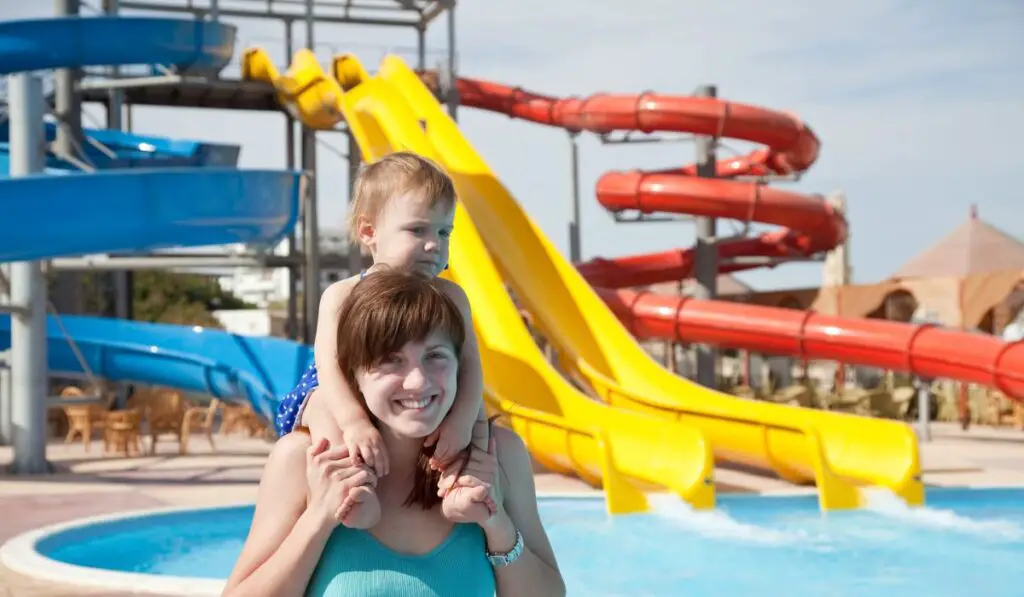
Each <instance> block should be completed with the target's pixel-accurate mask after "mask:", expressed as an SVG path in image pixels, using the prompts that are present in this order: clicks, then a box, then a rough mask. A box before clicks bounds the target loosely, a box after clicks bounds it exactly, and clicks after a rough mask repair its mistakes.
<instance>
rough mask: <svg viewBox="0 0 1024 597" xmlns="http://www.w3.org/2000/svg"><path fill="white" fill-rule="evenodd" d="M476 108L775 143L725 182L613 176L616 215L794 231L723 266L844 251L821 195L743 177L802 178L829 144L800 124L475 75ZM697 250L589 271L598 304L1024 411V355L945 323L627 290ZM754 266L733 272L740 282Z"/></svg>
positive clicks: (602, 263) (716, 103)
mask: <svg viewBox="0 0 1024 597" xmlns="http://www.w3.org/2000/svg"><path fill="white" fill-rule="evenodd" d="M457 86H458V92H459V100H460V103H461V104H462V105H464V106H468V107H475V108H480V109H484V110H489V111H493V112H499V113H502V114H506V115H508V116H511V117H514V118H521V119H523V120H529V121H532V122H536V123H539V124H546V125H550V126H557V127H561V128H564V129H567V130H570V131H589V132H593V133H599V134H600V133H611V132H614V131H643V132H648V133H649V132H653V131H674V132H687V133H693V134H698V135H714V136H717V137H730V138H735V139H743V140H745V141H750V142H754V143H759V144H762V145H764V146H766V149H760V150H757V151H754V152H751V153H750V154H748V155H745V156H742V157H735V158H728V159H723V160H719V161H718V163H717V164H716V169H717V175H718V176H719V177H720V178H716V179H704V178H698V177H697V176H696V174H697V172H696V167H695V166H693V165H690V166H685V167H683V168H679V169H675V170H663V171H656V172H641V171H631V172H609V173H607V174H605V175H604V176H602V177H601V178H600V179H599V180H598V183H597V198H598V201H599V202H600V203H601V205H603V206H604V207H605V208H606V209H608V210H610V211H613V212H615V211H622V210H628V209H633V210H639V211H641V212H644V213H652V212H672V213H683V214H690V215H697V216H711V217H716V218H728V219H735V220H741V221H748V222H760V223H767V224H775V225H778V226H781V227H782V228H780V229H779V230H776V231H773V232H769V233H765V234H762V235H761V236H759V237H754V238H744V239H738V240H730V241H725V242H722V243H720V244H719V255H720V256H722V257H726V258H729V257H740V256H751V255H754V256H770V257H795V256H810V255H813V254H815V253H819V252H821V251H827V250H829V249H832V248H833V247H835V246H836V245H838V244H839V243H841V242H843V240H844V238H845V236H846V222H845V220H844V219H843V218H842V216H841V215H840V214H838V213H836V212H835V211H833V209H832V208H831V206H829V205H828V204H827V203H825V202H824V201H822V200H821V198H820V197H809V196H805V195H801V194H798V193H793V192H789V191H783V190H779V189H773V188H770V187H767V186H765V185H764V184H762V183H757V182H746V181H737V180H730V178H732V177H736V176H743V175H750V176H763V175H769V174H793V173H799V172H803V171H804V170H806V169H807V168H809V167H810V166H811V164H813V163H814V161H815V160H816V159H817V157H818V150H819V148H820V143H819V141H818V138H817V137H816V136H815V135H814V133H813V132H812V131H811V129H810V128H808V127H807V126H806V125H805V124H803V123H802V122H801V121H800V120H798V119H797V118H795V117H793V116H789V115H786V114H782V113H779V112H773V111H771V110H767V109H764V108H759V107H756V106H750V105H745V104H739V103H735V102H728V101H723V100H720V99H714V98H702V97H683V96H669V95H658V94H653V93H644V94H639V95H612V94H599V95H592V96H590V97H587V98H566V99H558V98H553V97H548V96H544V95H539V94H535V93H530V92H527V91H524V90H522V89H519V88H516V87H509V86H507V85H502V84H499V83H492V82H487V81H479V80H475V79H467V78H462V79H459V80H458V83H457ZM692 266H693V250H692V249H684V250H675V251H668V252H664V253H656V254H651V255H639V256H633V257H625V258H618V259H594V260H592V261H589V262H586V263H582V264H579V265H578V269H579V271H580V272H581V273H582V274H583V276H584V277H585V278H586V279H587V280H588V281H589V282H590V283H591V284H592V285H594V286H595V287H596V288H597V292H598V294H599V295H600V296H601V297H602V299H603V300H604V301H605V303H606V304H608V305H609V307H611V309H612V310H613V311H614V312H615V313H616V315H617V316H618V317H619V319H620V320H622V321H623V322H624V323H625V324H626V325H627V326H628V327H629V328H630V330H631V331H632V332H633V334H634V335H636V336H637V337H638V338H640V339H654V338H660V339H678V340H682V339H685V340H686V341H688V342H707V343H711V344H718V345H723V346H731V347H735V348H744V349H748V350H754V351H759V352H766V353H771V354H787V355H791V356H795V357H800V358H807V359H816V358H817V359H834V360H836V361H840V362H843V363H849V364H855V365H866V366H873V367H881V368H886V369H897V370H903V371H909V372H912V373H914V374H917V375H921V376H923V377H948V378H952V379H958V380H962V381H969V382H975V383H981V384H987V385H991V386H994V387H996V388H998V389H999V390H1001V391H1003V392H1004V393H1005V394H1006V395H1007V396H1011V397H1013V398H1016V399H1018V400H1024V345H1022V344H1021V343H1010V344H1008V343H1004V342H1003V341H1001V340H999V339H997V338H994V337H991V336H984V335H980V334H968V333H963V332H957V331H952V330H947V329H941V328H937V327H932V326H917V325H910V324H904V323H895V322H887V321H875V320H866V319H855V318H843V317H832V316H825V315H820V314H817V313H814V312H810V311H806V312H805V311H796V310H791V309H778V308H771V307H760V306H752V305H742V304H737V303H729V302H719V301H692V300H688V299H686V298H679V297H669V296H659V295H654V294H651V293H647V292H643V293H638V292H634V291H630V290H625V288H627V287H631V286H640V285H645V284H654V283H658V282H664V281H667V280H679V279H682V278H685V277H687V276H689V275H690V274H691V273H692ZM749 267H756V266H752V265H731V266H728V267H727V268H723V271H737V270H740V269H746V268H749Z"/></svg>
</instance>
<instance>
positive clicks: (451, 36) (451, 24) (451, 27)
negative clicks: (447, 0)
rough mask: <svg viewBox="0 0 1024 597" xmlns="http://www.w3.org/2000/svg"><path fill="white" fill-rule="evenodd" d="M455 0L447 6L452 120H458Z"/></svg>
mask: <svg viewBox="0 0 1024 597" xmlns="http://www.w3.org/2000/svg"><path fill="white" fill-rule="evenodd" d="M455 56H456V53H455V2H452V3H451V4H450V5H449V6H448V77H449V78H448V80H449V82H450V83H451V84H450V85H449V86H448V97H447V98H445V99H446V100H447V101H448V114H450V115H451V117H452V120H454V121H456V122H457V121H458V120H459V90H458V86H457V85H456V82H457V81H458V80H459V75H458V69H457V68H456V66H455Z"/></svg>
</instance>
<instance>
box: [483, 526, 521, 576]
mask: <svg viewBox="0 0 1024 597" xmlns="http://www.w3.org/2000/svg"><path fill="white" fill-rule="evenodd" d="M522 553H523V534H522V533H520V532H519V529H516V543H515V545H513V546H512V549H510V550H508V551H507V552H505V553H492V552H491V551H490V550H488V551H487V559H488V560H490V562H491V566H494V567H495V568H502V567H505V566H508V565H510V564H512V563H514V562H515V561H516V560H518V559H519V556H520V555H522Z"/></svg>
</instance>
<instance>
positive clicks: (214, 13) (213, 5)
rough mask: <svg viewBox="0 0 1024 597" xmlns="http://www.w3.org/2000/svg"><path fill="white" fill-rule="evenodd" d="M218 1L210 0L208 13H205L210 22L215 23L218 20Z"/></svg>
mask: <svg viewBox="0 0 1024 597" xmlns="http://www.w3.org/2000/svg"><path fill="white" fill-rule="evenodd" d="M218 4H219V2H218V0H210V12H209V13H207V14H208V16H209V17H210V20H211V21H216V20H217V19H219V18H220V8H219V7H218V6H217V5H218Z"/></svg>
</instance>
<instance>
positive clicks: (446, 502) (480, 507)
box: [441, 486, 495, 523]
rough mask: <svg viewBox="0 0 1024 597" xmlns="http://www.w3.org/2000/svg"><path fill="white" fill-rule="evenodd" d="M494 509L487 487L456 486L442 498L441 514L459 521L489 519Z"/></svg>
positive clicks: (453, 520)
mask: <svg viewBox="0 0 1024 597" xmlns="http://www.w3.org/2000/svg"><path fill="white" fill-rule="evenodd" d="M494 510H495V506H494V501H493V500H491V499H490V496H488V495H487V488H486V487H480V486H477V487H465V486H460V487H455V488H454V489H452V490H451V491H448V492H447V493H446V494H445V496H444V498H443V499H442V500H441V514H442V515H443V516H444V517H445V518H447V519H448V520H450V521H452V522H457V523H458V522H476V521H481V520H487V519H488V518H490V516H491V514H493V513H494Z"/></svg>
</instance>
